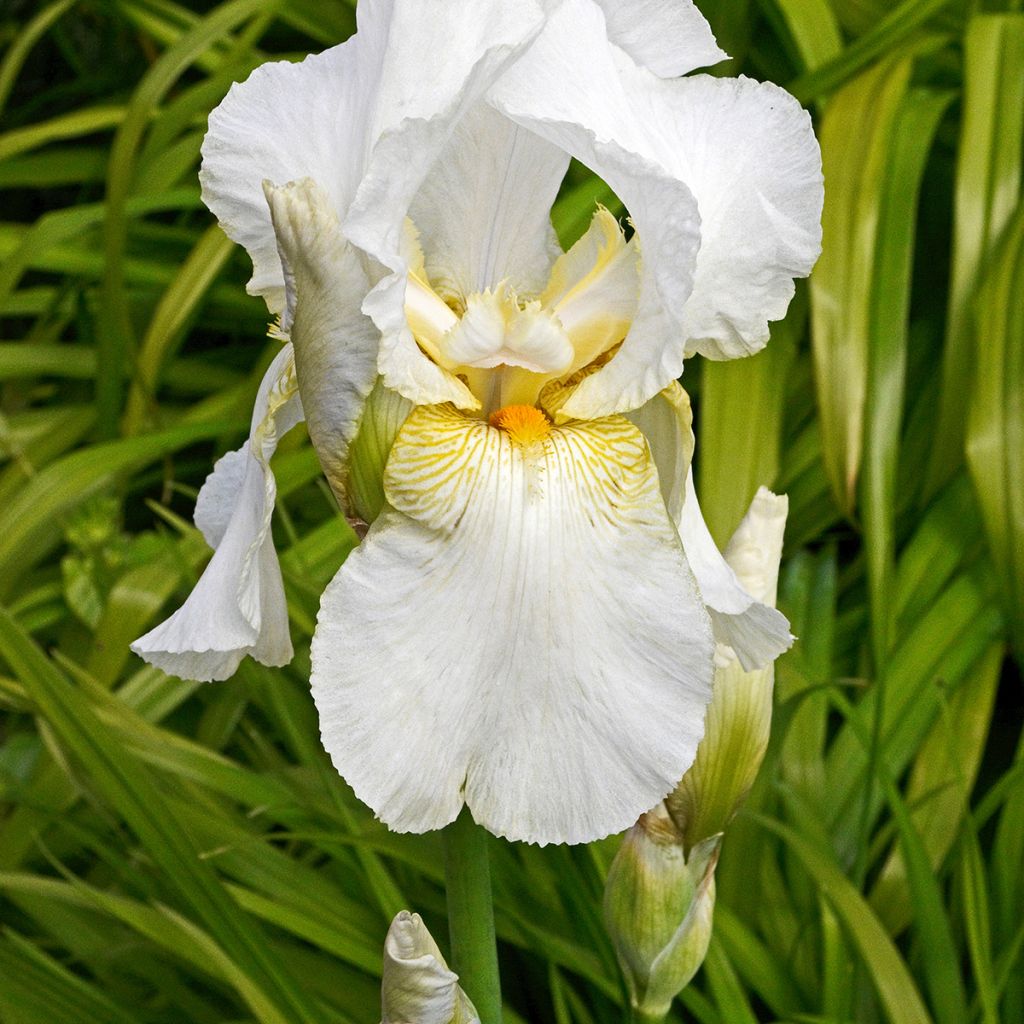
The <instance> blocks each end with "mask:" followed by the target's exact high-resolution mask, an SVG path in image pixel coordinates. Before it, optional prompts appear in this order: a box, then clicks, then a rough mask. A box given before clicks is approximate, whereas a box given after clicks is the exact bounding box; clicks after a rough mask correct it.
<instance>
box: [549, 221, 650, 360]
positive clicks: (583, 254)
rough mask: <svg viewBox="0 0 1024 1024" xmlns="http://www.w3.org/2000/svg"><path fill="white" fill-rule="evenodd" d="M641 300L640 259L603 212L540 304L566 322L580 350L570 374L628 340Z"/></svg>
mask: <svg viewBox="0 0 1024 1024" xmlns="http://www.w3.org/2000/svg"><path fill="white" fill-rule="evenodd" d="M639 295H640V260H639V255H638V253H637V248H636V245H635V244H634V243H633V242H632V241H630V242H627V241H626V239H625V237H624V236H623V234H622V229H621V228H620V227H619V222H618V221H617V220H616V219H615V218H614V217H613V216H612V215H611V214H610V213H609V212H608V211H607V210H605V209H604V208H603V207H602V208H600V209H598V210H597V212H596V213H595V214H594V217H593V219H592V220H591V222H590V227H589V228H588V229H587V231H586V233H585V234H584V235H583V236H582V237H581V238H580V239H579V240H578V241H577V242H576V244H575V245H573V246H572V248H571V249H569V251H568V252H566V253H563V254H562V255H561V256H560V257H559V259H558V260H557V261H556V263H555V265H554V267H553V268H552V270H551V278H550V280H549V281H548V285H547V288H545V290H544V293H543V294H542V295H541V302H542V303H543V304H544V306H545V307H546V308H547V309H550V310H552V311H553V312H554V313H555V314H556V315H557V316H558V319H559V320H560V321H561V322H562V326H563V327H564V328H565V331H566V333H567V334H568V335H569V337H570V339H571V340H572V344H573V348H574V349H575V353H576V354H575V358H574V359H573V362H572V365H571V366H570V371H575V370H579V369H582V368H583V367H585V366H588V365H589V364H590V363H592V362H593V361H594V360H595V359H597V358H598V357H599V356H601V355H603V354H604V353H605V352H607V351H608V350H609V349H611V348H612V347H613V346H615V345H617V344H618V343H619V342H620V341H622V339H623V338H624V337H625V336H626V333H627V332H628V330H629V325H630V324H631V323H632V322H633V319H634V317H635V316H636V308H637V300H638V298H639Z"/></svg>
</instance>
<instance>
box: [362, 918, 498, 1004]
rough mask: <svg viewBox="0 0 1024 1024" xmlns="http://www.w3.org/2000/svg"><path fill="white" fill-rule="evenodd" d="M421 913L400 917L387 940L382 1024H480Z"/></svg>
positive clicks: (393, 922) (390, 930)
mask: <svg viewBox="0 0 1024 1024" xmlns="http://www.w3.org/2000/svg"><path fill="white" fill-rule="evenodd" d="M458 982H459V977H458V975H457V974H455V973H454V972H452V971H450V970H449V969H448V965H447V964H446V963H445V962H444V957H443V956H442V955H441V951H440V950H439V949H438V948H437V943H436V942H434V939H433V936H431V934H430V932H429V931H427V926H426V925H425V924H424V923H423V919H422V918H421V917H420V915H419V914H410V913H409V912H408V911H407V910H403V911H402V912H401V913H399V914H398V915H397V916H396V917H395V919H394V921H392V922H391V927H390V928H389V929H388V936H387V938H386V939H385V940H384V970H383V974H382V977H381V986H380V992H381V1024H479V1017H478V1016H477V1013H476V1009H475V1008H474V1006H473V1004H472V1003H471V1002H470V1001H469V999H468V998H467V996H466V994H465V993H464V992H463V991H462V989H461V988H460V987H459V984H458Z"/></svg>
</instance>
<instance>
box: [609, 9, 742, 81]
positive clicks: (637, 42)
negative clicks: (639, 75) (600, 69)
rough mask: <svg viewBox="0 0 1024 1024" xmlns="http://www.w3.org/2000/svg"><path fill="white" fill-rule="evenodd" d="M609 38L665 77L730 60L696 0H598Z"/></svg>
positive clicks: (683, 73)
mask: <svg viewBox="0 0 1024 1024" xmlns="http://www.w3.org/2000/svg"><path fill="white" fill-rule="evenodd" d="M597 2H598V3H599V4H600V5H601V8H602V10H603V11H604V16H605V18H606V19H607V21H608V37H609V38H610V39H611V41H612V42H613V43H616V44H617V45H619V46H621V47H622V49H624V50H625V51H626V53H628V54H629V55H630V57H632V58H633V60H635V61H636V62H637V64H641V65H643V66H644V67H646V68H649V69H650V70H651V71H653V72H654V73H655V74H656V75H660V76H661V77H662V78H672V77H674V76H675V75H685V74H686V73H687V72H689V71H693V70H695V69H696V68H706V67H710V66H711V65H712V64H717V63H718V62H719V61H722V60H726V59H727V58H728V54H726V53H723V51H722V50H720V49H719V48H718V44H717V43H716V42H715V37H714V34H713V33H712V31H711V26H710V25H709V24H708V23H707V21H706V20H705V18H704V15H703V14H701V13H700V11H699V10H697V8H696V7H695V6H694V4H693V3H692V0H597Z"/></svg>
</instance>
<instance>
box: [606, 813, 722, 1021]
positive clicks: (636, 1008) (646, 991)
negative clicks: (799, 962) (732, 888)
mask: <svg viewBox="0 0 1024 1024" xmlns="http://www.w3.org/2000/svg"><path fill="white" fill-rule="evenodd" d="M720 841H721V836H713V837H712V838H710V839H708V840H706V841H705V842H703V843H700V844H698V845H697V846H695V847H694V848H693V849H692V850H691V851H690V855H689V857H687V856H686V853H685V850H684V848H683V842H682V836H681V835H680V833H679V831H678V829H676V827H675V825H674V824H673V823H672V821H671V819H670V818H669V817H668V816H667V815H666V814H665V813H664V810H663V808H661V806H660V805H659V807H658V808H657V809H655V810H654V811H651V812H649V813H647V814H644V815H642V816H641V818H640V820H639V821H638V822H637V823H636V825H634V826H633V828H632V829H630V831H629V832H627V833H626V836H625V838H624V839H623V842H622V846H621V847H619V851H618V853H617V854H616V856H615V859H614V860H613V861H612V865H611V868H610V869H609V871H608V879H607V881H606V883H605V895H604V917H605V925H606V927H607V929H608V933H609V934H610V935H611V938H612V943H613V945H614V946H615V953H616V955H617V957H618V960H619V966H620V967H621V968H622V973H623V975H624V977H625V979H626V984H627V986H628V988H629V996H630V1000H631V1002H632V1006H633V1012H634V1015H635V1018H636V1019H637V1020H640V1021H650V1022H654V1021H661V1020H662V1019H663V1018H664V1017H665V1015H666V1014H667V1013H668V1011H669V1008H670V1006H671V1005H672V1000H673V999H674V998H675V997H676V995H678V993H679V992H680V991H682V989H683V988H684V987H685V986H686V985H687V984H689V982H690V979H691V978H692V977H693V976H694V974H696V973H697V969H698V968H699V967H700V965H701V964H702V963H703V961H704V957H705V955H706V954H707V950H708V942H709V941H710V939H711V918H712V913H713V911H714V905H715V883H714V871H715V864H716V863H717V862H718V849H719V844H720Z"/></svg>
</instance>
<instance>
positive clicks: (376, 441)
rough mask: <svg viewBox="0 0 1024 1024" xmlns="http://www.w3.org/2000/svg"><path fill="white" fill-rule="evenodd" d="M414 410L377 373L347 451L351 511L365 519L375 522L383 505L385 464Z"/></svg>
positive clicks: (407, 401) (366, 521) (410, 404)
mask: <svg viewBox="0 0 1024 1024" xmlns="http://www.w3.org/2000/svg"><path fill="white" fill-rule="evenodd" d="M411 411H412V403H411V402H410V401H409V400H408V399H407V398H404V397H403V396H402V395H400V394H399V393H398V392H397V391H392V390H391V389H390V388H386V387H384V384H383V383H382V381H381V378H380V377H378V378H377V382H376V383H375V384H374V385H373V390H372V391H371V392H370V397H369V398H367V400H366V404H365V405H364V406H363V415H362V419H361V420H360V421H359V431H358V432H357V434H356V439H355V441H353V442H352V445H351V447H350V448H349V452H348V458H349V465H348V483H347V492H348V500H349V504H350V505H351V508H352V511H353V512H355V514H356V515H357V516H359V518H360V519H362V520H363V521H364V522H365V523H372V522H373V521H374V519H376V518H377V516H378V515H379V514H380V510H381V509H382V508H383V507H384V467H385V466H386V465H387V461H388V455H390V454H391V446H392V445H393V444H394V443H395V438H396V437H397V436H398V432H399V430H401V429H402V424H403V423H404V422H405V421H406V419H407V417H408V416H409V413H410V412H411Z"/></svg>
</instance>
